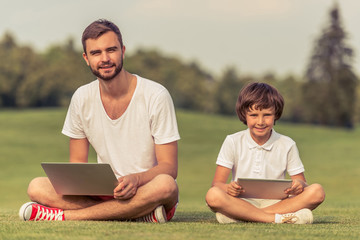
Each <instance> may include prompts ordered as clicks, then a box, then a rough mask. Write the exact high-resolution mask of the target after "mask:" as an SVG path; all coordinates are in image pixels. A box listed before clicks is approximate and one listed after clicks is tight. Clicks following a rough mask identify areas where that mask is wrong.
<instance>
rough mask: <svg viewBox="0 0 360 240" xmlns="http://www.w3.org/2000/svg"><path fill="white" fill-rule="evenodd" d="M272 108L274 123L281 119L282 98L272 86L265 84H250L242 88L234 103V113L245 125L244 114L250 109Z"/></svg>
mask: <svg viewBox="0 0 360 240" xmlns="http://www.w3.org/2000/svg"><path fill="white" fill-rule="evenodd" d="M272 107H273V108H274V110H275V121H276V120H278V119H279V118H280V117H281V114H282V111H283V108H284V98H283V97H282V96H281V94H280V93H279V92H278V91H277V90H276V89H275V88H274V87H272V86H270V85H269V84H266V83H250V84H248V85H246V86H245V87H243V88H242V89H241V91H240V93H239V97H238V100H237V102H236V113H237V115H238V117H239V119H240V121H242V122H243V123H244V124H245V125H246V124H247V123H246V113H247V112H248V111H249V110H250V109H252V108H255V109H260V110H262V109H266V108H272Z"/></svg>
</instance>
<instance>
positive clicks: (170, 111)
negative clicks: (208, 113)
mask: <svg viewBox="0 0 360 240" xmlns="http://www.w3.org/2000/svg"><path fill="white" fill-rule="evenodd" d="M135 76H136V75H135ZM136 77H137V85H136V89H135V91H134V94H133V96H132V99H131V101H130V103H129V106H128V107H127V109H126V111H125V112H124V114H123V115H122V116H121V117H120V118H118V119H115V120H112V119H111V118H110V117H109V116H108V115H107V113H106V111H105V109H104V106H103V104H102V101H101V97H100V89H99V81H98V80H95V81H93V82H91V83H89V84H86V85H84V86H82V87H80V88H78V89H77V90H76V92H75V93H74V95H73V97H72V99H71V103H70V106H69V109H68V112H67V116H66V119H65V123H64V127H63V130H62V133H63V134H64V135H66V136H68V137H70V138H75V139H81V138H87V139H88V140H89V142H90V144H91V145H92V146H93V148H94V149H95V151H96V153H97V161H98V162H99V163H110V165H111V166H112V168H113V171H114V173H115V175H116V176H117V177H120V176H126V175H128V174H132V173H138V172H143V171H146V170H148V169H150V168H152V167H154V166H156V165H157V160H156V156H155V144H165V143H170V142H174V141H177V140H179V139H180V136H179V132H178V128H177V122H176V116H175V109H174V105H173V102H172V99H171V96H170V94H169V92H168V91H167V90H166V89H165V88H164V87H163V86H162V85H160V84H158V83H156V82H153V81H150V80H148V79H144V78H141V77H139V76H136Z"/></svg>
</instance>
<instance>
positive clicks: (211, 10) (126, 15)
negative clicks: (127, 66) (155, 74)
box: [0, 0, 360, 76]
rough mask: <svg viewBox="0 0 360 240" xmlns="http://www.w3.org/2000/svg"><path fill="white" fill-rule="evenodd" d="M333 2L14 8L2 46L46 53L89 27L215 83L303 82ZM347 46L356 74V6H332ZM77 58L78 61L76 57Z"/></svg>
mask: <svg viewBox="0 0 360 240" xmlns="http://www.w3.org/2000/svg"><path fill="white" fill-rule="evenodd" d="M335 2H336V1H335V0H101V1H93V0H61V1H53V0H31V1H29V0H12V1H7V2H6V4H5V5H3V6H2V7H1V9H0V38H2V36H3V35H4V34H5V33H6V32H10V33H12V34H13V36H14V37H15V39H16V41H17V42H18V43H19V44H24V45H30V46H32V47H34V48H35V49H36V50H38V51H45V50H46V48H48V47H49V46H51V45H54V44H62V43H64V42H65V41H66V40H67V39H69V38H73V39H74V40H75V42H76V44H77V45H76V46H77V47H79V48H80V47H81V35H82V32H83V30H84V29H85V28H86V26H88V25H89V24H90V23H91V22H93V21H94V20H97V19H100V18H106V19H108V20H110V21H113V22H114V23H115V24H117V25H118V26H119V28H120V30H121V32H122V34H123V38H124V44H125V46H126V49H127V50H126V51H127V53H128V54H131V53H133V52H135V51H136V50H137V49H138V48H140V47H141V48H148V49H156V50H159V51H160V52H162V53H163V54H165V55H167V56H174V57H179V58H180V59H182V60H183V61H185V62H191V61H195V62H197V63H198V64H199V65H200V66H201V67H202V68H203V69H204V70H206V71H208V72H209V73H212V74H214V75H221V74H222V73H223V71H224V70H225V69H227V68H228V67H235V68H236V69H237V71H238V73H239V74H253V75H262V74H265V73H268V72H272V73H274V74H276V75H283V76H286V75H288V74H294V75H299V76H302V75H303V74H304V72H305V69H306V65H307V63H308V61H309V58H310V56H311V53H312V49H313V46H314V43H315V41H316V39H317V38H318V37H319V36H320V34H321V31H322V30H323V29H324V27H325V26H326V23H327V22H329V10H330V8H331V7H332V6H334V3H335ZM337 2H338V4H339V6H340V13H341V17H342V23H343V26H344V29H345V31H346V32H347V33H348V40H347V44H348V45H349V46H350V47H352V48H353V49H354V50H355V58H354V65H353V67H354V71H355V72H356V73H357V74H358V76H359V73H360V60H359V59H360V46H359V43H360V27H359V24H358V23H360V14H359V9H360V1H359V0H338V1H337ZM79 57H81V56H79Z"/></svg>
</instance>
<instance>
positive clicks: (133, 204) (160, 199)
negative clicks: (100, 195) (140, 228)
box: [29, 174, 178, 220]
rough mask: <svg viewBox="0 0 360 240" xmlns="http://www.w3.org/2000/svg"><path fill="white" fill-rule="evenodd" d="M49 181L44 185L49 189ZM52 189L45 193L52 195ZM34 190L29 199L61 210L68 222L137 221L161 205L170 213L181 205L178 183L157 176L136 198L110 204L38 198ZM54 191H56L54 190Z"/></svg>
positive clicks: (111, 201) (163, 175) (164, 176)
mask: <svg viewBox="0 0 360 240" xmlns="http://www.w3.org/2000/svg"><path fill="white" fill-rule="evenodd" d="M44 182H46V181H44V180H42V184H44V186H46V183H44ZM49 188H50V187H49V186H47V188H45V190H46V191H47V192H48V193H49V192H50V193H51V190H49ZM34 189H35V187H34V186H31V184H30V187H29V195H30V197H31V199H32V200H33V201H38V202H40V203H42V204H44V205H47V206H50V207H57V208H62V209H65V210H64V215H65V219H66V220H107V219H123V220H127V219H134V218H138V217H141V216H144V215H146V214H148V213H150V212H152V211H153V210H154V209H155V208H156V207H158V206H159V205H163V206H164V208H165V210H166V211H170V210H171V209H172V208H173V207H174V206H175V205H176V203H177V201H178V188H177V185H176V182H175V180H174V179H173V178H172V177H171V176H169V175H165V174H162V175H158V176H157V177H155V178H154V179H153V180H152V181H150V182H149V183H147V184H145V185H144V186H141V187H140V188H138V190H137V193H136V195H135V196H134V197H133V198H131V199H129V200H126V201H120V200H116V199H114V200H109V201H104V202H98V201H95V200H92V199H88V198H85V199H84V198H82V197H80V198H65V197H64V198H63V197H62V196H59V195H57V196H51V197H48V198H46V197H44V196H43V195H44V194H38V195H40V196H39V197H35V192H36V191H35V190H34ZM52 191H53V190H52Z"/></svg>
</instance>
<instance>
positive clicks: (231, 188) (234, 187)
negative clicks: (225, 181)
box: [227, 181, 245, 197]
mask: <svg viewBox="0 0 360 240" xmlns="http://www.w3.org/2000/svg"><path fill="white" fill-rule="evenodd" d="M243 192H245V191H244V189H243V188H242V187H241V186H240V185H239V184H237V182H235V181H234V182H231V183H230V184H229V185H228V188H227V193H228V194H229V195H230V196H233V197H237V196H239V195H240V194H241V193H243Z"/></svg>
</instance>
